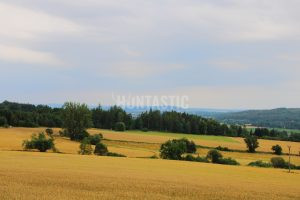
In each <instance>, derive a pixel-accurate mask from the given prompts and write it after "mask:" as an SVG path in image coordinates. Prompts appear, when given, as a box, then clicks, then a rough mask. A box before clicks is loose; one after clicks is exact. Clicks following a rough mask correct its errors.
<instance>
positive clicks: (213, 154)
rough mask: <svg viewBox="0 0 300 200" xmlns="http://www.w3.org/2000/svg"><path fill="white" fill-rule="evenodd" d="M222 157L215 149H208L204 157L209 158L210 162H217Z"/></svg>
mask: <svg viewBox="0 0 300 200" xmlns="http://www.w3.org/2000/svg"><path fill="white" fill-rule="evenodd" d="M222 157H223V155H222V154H221V153H220V152H219V151H217V150H215V149H212V150H210V151H209V152H208V153H207V156H206V158H207V159H209V160H211V162H212V163H219V162H220V159H221V158H222Z"/></svg>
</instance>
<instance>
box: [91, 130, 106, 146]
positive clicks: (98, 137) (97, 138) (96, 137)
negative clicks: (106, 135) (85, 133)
mask: <svg viewBox="0 0 300 200" xmlns="http://www.w3.org/2000/svg"><path fill="white" fill-rule="evenodd" d="M88 138H89V140H90V143H91V144H92V145H96V144H98V143H100V141H101V139H102V138H103V136H102V134H101V133H99V134H96V135H90V136H89V137H88Z"/></svg>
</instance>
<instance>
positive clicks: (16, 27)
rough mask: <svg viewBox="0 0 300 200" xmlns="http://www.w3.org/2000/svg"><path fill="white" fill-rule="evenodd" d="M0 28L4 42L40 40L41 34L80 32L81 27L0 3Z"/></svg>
mask: <svg viewBox="0 0 300 200" xmlns="http://www.w3.org/2000/svg"><path fill="white" fill-rule="evenodd" d="M0 27H1V28H0V36H1V37H2V38H3V37H5V39H6V41H7V39H10V40H33V39H41V37H43V36H45V35H43V34H50V33H52V34H70V33H78V32H80V31H81V27H80V26H79V25H77V24H76V23H74V22H72V21H70V20H67V19H64V18H61V17H57V16H52V15H49V14H47V13H44V12H41V11H36V10H31V9H27V8H23V7H19V6H15V5H12V4H6V3H0ZM44 39H45V38H44ZM0 41H1V40H0Z"/></svg>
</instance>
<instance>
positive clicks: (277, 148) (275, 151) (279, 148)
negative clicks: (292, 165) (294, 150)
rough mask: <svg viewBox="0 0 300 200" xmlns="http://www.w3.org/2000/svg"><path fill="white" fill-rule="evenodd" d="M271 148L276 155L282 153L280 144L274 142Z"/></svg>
mask: <svg viewBox="0 0 300 200" xmlns="http://www.w3.org/2000/svg"><path fill="white" fill-rule="evenodd" d="M272 150H273V151H274V153H275V154H276V155H281V154H282V148H281V146H280V145H278V144H276V145H274V146H272Z"/></svg>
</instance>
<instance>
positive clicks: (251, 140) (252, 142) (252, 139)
mask: <svg viewBox="0 0 300 200" xmlns="http://www.w3.org/2000/svg"><path fill="white" fill-rule="evenodd" d="M244 141H245V143H246V145H247V148H248V151H249V152H250V153H255V149H256V148H257V147H259V143H258V140H257V137H256V136H253V135H249V136H247V137H246V138H245V139H244Z"/></svg>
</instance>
